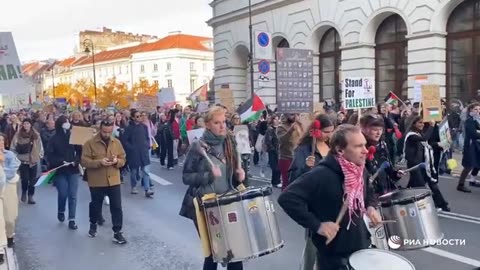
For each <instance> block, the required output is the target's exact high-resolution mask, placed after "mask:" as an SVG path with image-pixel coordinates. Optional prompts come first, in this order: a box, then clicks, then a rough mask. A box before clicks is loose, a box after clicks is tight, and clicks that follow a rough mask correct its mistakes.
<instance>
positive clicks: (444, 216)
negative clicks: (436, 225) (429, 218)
mask: <svg viewBox="0 0 480 270" xmlns="http://www.w3.org/2000/svg"><path fill="white" fill-rule="evenodd" d="M438 216H439V217H443V218H448V219H453V220H458V221H463V222H468V223H473V224H477V225H480V221H476V220H472V219H466V218H460V217H455V216H449V215H445V214H443V213H438Z"/></svg>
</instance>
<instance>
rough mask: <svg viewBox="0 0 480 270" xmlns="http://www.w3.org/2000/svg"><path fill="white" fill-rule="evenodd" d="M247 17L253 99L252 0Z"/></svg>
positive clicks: (249, 2) (250, 0)
mask: <svg viewBox="0 0 480 270" xmlns="http://www.w3.org/2000/svg"><path fill="white" fill-rule="evenodd" d="M248 17H249V20H250V22H249V25H248V28H249V32H250V54H249V58H250V91H251V95H252V98H253V94H254V93H255V88H254V86H253V83H254V80H253V74H254V72H253V26H252V0H248Z"/></svg>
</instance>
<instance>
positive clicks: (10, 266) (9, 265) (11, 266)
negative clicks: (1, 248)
mask: <svg viewBox="0 0 480 270" xmlns="http://www.w3.org/2000/svg"><path fill="white" fill-rule="evenodd" d="M5 249H6V250H5V263H3V264H2V265H0V270H17V269H18V264H17V258H16V256H15V253H14V252H13V249H11V248H5Z"/></svg>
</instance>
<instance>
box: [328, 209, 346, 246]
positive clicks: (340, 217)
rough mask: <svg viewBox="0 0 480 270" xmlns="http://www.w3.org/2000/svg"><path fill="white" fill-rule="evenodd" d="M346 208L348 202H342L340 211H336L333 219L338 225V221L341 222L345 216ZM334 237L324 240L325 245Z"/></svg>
mask: <svg viewBox="0 0 480 270" xmlns="http://www.w3.org/2000/svg"><path fill="white" fill-rule="evenodd" d="M347 210H348V203H347V202H343V205H342V209H340V213H338V216H337V220H336V221H335V224H337V225H339V226H340V222H342V219H343V217H344V216H345V213H347ZM333 239H334V238H332V239H330V240H328V239H327V242H326V245H328V244H330V242H332V240H333Z"/></svg>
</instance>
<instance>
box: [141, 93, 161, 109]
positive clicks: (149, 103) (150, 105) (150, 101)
mask: <svg viewBox="0 0 480 270" xmlns="http://www.w3.org/2000/svg"><path fill="white" fill-rule="evenodd" d="M137 105H138V108H139V109H141V110H144V111H147V112H155V111H156V110H157V105H158V98H157V96H149V95H144V94H138V96H137Z"/></svg>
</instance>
